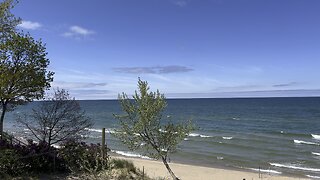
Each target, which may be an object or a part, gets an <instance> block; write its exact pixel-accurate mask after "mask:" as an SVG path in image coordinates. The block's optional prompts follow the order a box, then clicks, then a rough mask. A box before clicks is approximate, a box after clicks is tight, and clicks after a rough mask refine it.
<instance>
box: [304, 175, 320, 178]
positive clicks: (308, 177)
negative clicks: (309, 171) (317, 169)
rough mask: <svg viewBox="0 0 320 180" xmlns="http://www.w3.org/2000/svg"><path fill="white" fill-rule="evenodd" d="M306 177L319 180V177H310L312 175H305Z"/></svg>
mask: <svg viewBox="0 0 320 180" xmlns="http://www.w3.org/2000/svg"><path fill="white" fill-rule="evenodd" d="M306 176H307V177H308V178H312V179H320V176H312V175H306Z"/></svg>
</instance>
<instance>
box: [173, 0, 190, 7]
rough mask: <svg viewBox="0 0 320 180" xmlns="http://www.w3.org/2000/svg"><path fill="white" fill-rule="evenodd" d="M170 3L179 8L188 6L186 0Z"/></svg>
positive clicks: (174, 0)
mask: <svg viewBox="0 0 320 180" xmlns="http://www.w3.org/2000/svg"><path fill="white" fill-rule="evenodd" d="M172 3H173V4H174V5H176V6H179V7H185V6H186V5H187V4H188V2H187V0H173V1H172Z"/></svg>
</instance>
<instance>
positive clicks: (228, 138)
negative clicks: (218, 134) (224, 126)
mask: <svg viewBox="0 0 320 180" xmlns="http://www.w3.org/2000/svg"><path fill="white" fill-rule="evenodd" d="M222 139H226V140H230V139H233V137H222Z"/></svg>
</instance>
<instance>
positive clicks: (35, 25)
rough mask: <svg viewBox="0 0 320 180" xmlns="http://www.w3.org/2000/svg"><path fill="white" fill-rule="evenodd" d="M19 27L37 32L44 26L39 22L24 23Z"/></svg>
mask: <svg viewBox="0 0 320 180" xmlns="http://www.w3.org/2000/svg"><path fill="white" fill-rule="evenodd" d="M18 27H20V28H22V29H28V30H36V29H39V28H41V27H42V25H41V24H40V23H38V22H33V21H22V22H21V24H19V25H18Z"/></svg>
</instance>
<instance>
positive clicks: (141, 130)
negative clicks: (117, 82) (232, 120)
mask: <svg viewBox="0 0 320 180" xmlns="http://www.w3.org/2000/svg"><path fill="white" fill-rule="evenodd" d="M138 89H139V90H138V91H136V92H135V95H133V99H129V98H128V96H127V95H126V94H125V93H122V95H119V100H120V104H121V107H122V110H123V111H124V114H123V115H115V118H117V119H118V120H119V122H120V129H118V130H117V132H116V133H115V136H117V137H118V138H119V139H120V140H121V141H122V142H123V143H124V144H126V145H127V146H128V148H129V149H130V150H138V149H140V150H142V151H143V153H144V154H145V155H147V156H149V157H152V158H154V159H161V160H162V162H163V163H164V165H165V167H166V168H167V170H168V172H169V173H170V175H171V176H172V178H173V179H178V178H177V177H176V176H175V174H174V173H173V171H172V170H171V168H170V166H169V164H168V155H169V153H172V152H174V151H176V148H177V145H178V143H180V142H181V141H182V140H183V139H184V138H185V137H186V136H187V135H188V134H189V133H190V132H191V131H192V130H193V129H194V128H193V125H192V124H191V122H190V121H188V122H184V123H181V124H178V123H174V122H172V120H171V118H169V119H165V120H163V119H162V113H163V111H164V109H165V108H166V106H167V103H166V100H165V96H164V95H163V94H160V92H159V90H157V91H156V92H150V91H149V89H150V88H149V86H148V83H147V82H146V81H142V80H140V79H139V81H138Z"/></svg>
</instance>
